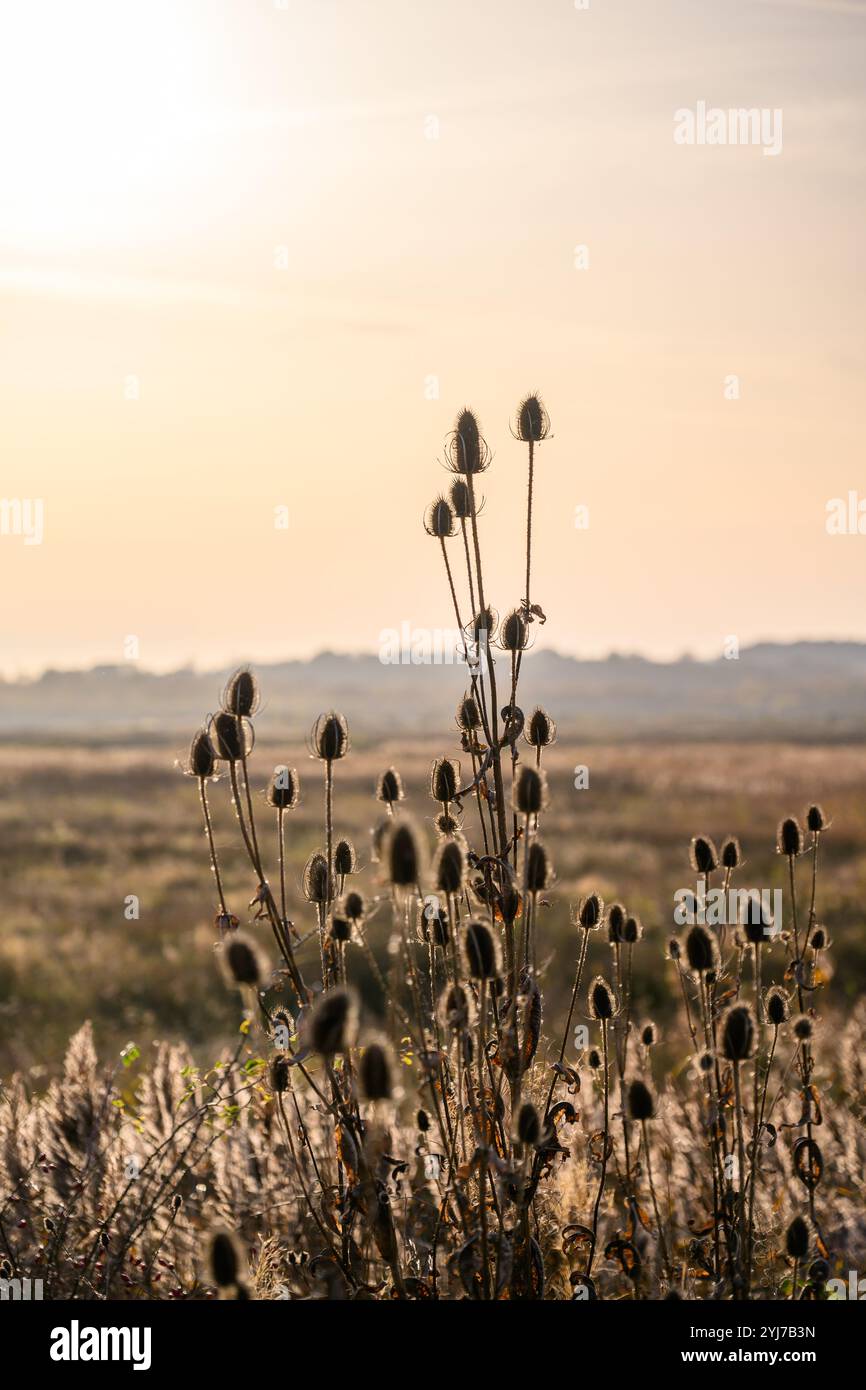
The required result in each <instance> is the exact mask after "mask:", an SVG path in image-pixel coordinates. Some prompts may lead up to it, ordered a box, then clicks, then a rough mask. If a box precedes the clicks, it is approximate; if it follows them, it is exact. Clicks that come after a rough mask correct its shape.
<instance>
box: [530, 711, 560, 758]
mask: <svg viewBox="0 0 866 1390" xmlns="http://www.w3.org/2000/svg"><path fill="white" fill-rule="evenodd" d="M523 737H524V738H525V739H526V742H527V743H528V744H529V746H530V747H531V748H547V747H548V745H549V744H551V743H555V742H556V725H555V724H554V722H553V720H552V719H551V717H550V715H549V714H548V713H547V710H546V709H542V708H541V705H538V706H537V708H536V709H534V710H533V711H532V713H531V715H530V716H529V722H528V723H527V725H526V728H525V729H524V731H523Z"/></svg>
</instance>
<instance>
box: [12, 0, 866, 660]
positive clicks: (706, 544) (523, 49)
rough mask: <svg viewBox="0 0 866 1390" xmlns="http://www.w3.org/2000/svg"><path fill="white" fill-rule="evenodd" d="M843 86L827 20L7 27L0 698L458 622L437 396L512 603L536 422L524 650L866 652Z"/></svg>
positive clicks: (861, 6)
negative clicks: (26, 507)
mask: <svg viewBox="0 0 866 1390" xmlns="http://www.w3.org/2000/svg"><path fill="white" fill-rule="evenodd" d="M864 59H866V3H863V0H820V3H819V0H814V3H813V0H728V3H726V4H724V5H721V4H715V3H709V2H708V0H659V3H657V4H654V5H647V4H646V3H645V0H619V3H614V0H589V4H588V6H587V7H586V8H579V7H578V6H577V5H575V3H574V0H539V3H533V4H529V3H527V2H526V0H495V3H494V0H476V2H475V3H473V4H472V5H471V6H467V5H466V4H465V3H463V2H462V0H437V3H436V4H435V5H407V4H406V3H405V0H353V2H352V3H348V0H284V2H283V0H277V3H273V0H235V2H234V3H232V0H183V2H182V3H178V0H149V3H148V4H147V5H142V4H141V3H139V2H138V0H136V3H130V0H80V3H77V4H76V5H74V6H72V5H69V4H68V3H58V0H40V3H39V4H38V5H19V6H15V7H12V6H9V7H5V8H4V11H3V18H2V21H0V131H2V132H3V134H2V137H0V508H2V507H3V504H4V502H5V503H6V509H5V512H3V513H2V516H0V523H2V529H0V595H2V599H0V672H2V673H3V674H5V675H7V676H16V675H20V674H33V673H38V672H39V671H40V670H42V669H44V668H46V667H79V666H88V665H91V664H93V663H102V662H114V661H123V660H125V659H130V658H131V659H135V660H137V661H138V662H139V663H140V664H141V665H142V666H145V667H148V668H151V669H168V668H171V667H175V666H180V665H187V664H194V665H197V666H212V665H221V664H224V663H227V662H231V661H234V660H241V659H253V660H260V661H265V660H275V659H280V658H283V657H288V656H304V655H310V654H313V653H315V652H316V651H318V650H321V649H324V648H328V649H334V650H351V651H362V650H363V651H375V650H376V649H377V648H378V647H379V645H380V641H381V634H382V632H383V630H386V629H391V628H400V627H401V625H402V624H404V623H408V624H409V625H410V627H411V628H413V629H416V630H418V629H437V628H443V627H449V626H451V625H453V618H452V616H451V612H450V610H449V607H448V595H447V590H446V588H445V581H444V574H443V571H442V565H441V559H440V556H439V555H438V553H437V548H436V545H435V543H434V542H433V541H432V540H430V539H429V538H428V537H427V536H425V534H424V531H423V528H422V517H423V513H424V509H425V506H426V504H427V503H428V502H429V501H430V500H431V499H432V498H433V497H434V496H435V494H436V493H437V492H438V491H439V490H440V489H441V488H442V487H443V486H444V485H446V484H447V482H448V478H447V475H446V474H445V473H444V472H443V470H442V467H441V465H440V463H439V460H440V459H441V458H442V455H443V444H444V440H445V437H446V435H447V433H448V431H449V430H450V428H451V427H452V424H453V420H454V416H455V414H456V412H457V411H458V410H459V409H460V408H461V407H463V406H465V405H469V406H471V407H473V408H474V409H475V410H476V411H477V413H478V416H479V418H480V421H481V424H482V428H483V430H484V433H485V435H486V437H487V439H488V441H489V443H490V446H491V449H492V451H493V463H492V466H491V468H490V470H489V472H488V473H487V474H486V475H485V476H484V479H483V487H482V491H483V493H484V496H485V498H486V502H485V507H484V512H483V518H482V545H483V547H484V554H485V569H486V573H487V582H486V588H487V593H488V597H489V599H490V601H491V602H492V603H494V604H495V605H496V606H497V607H498V608H499V609H500V610H501V611H504V610H506V609H508V608H510V607H511V606H513V605H514V604H515V603H517V602H518V601H519V599H520V598H521V591H522V579H521V569H522V560H521V556H522V548H523V537H522V531H523V527H524V524H525V516H524V508H525V487H526V479H525V473H526V457H525V450H524V448H523V447H522V446H521V445H520V444H519V443H518V442H516V441H515V439H514V438H513V437H512V433H511V428H510V422H511V421H513V418H514V412H515V409H516V407H517V405H518V402H519V400H520V398H521V397H522V396H523V395H524V394H525V393H526V392H527V391H531V390H537V391H539V392H540V393H541V394H542V396H543V398H544V400H545V402H546V405H547V408H548V411H549V415H550V419H551V426H552V436H551V438H550V439H549V440H547V441H546V442H545V443H544V444H543V446H542V447H541V449H540V451H539V457H538V465H537V478H536V484H537V486H536V503H535V537H536V551H535V562H534V576H535V577H534V580H533V595H532V596H533V598H536V599H537V600H538V602H539V603H541V605H542V607H543V608H544V609H545V611H546V612H547V614H548V619H549V621H548V623H547V625H546V627H545V628H544V629H543V631H542V632H541V633H539V636H538V641H539V643H540V644H543V645H544V646H548V647H554V648H557V649H559V650H561V651H566V652H572V653H576V654H580V655H584V656H595V655H603V654H605V653H607V652H609V651H612V650H615V651H629V652H632V651H638V652H642V653H645V654H646V655H649V656H653V657H657V658H661V659H669V658H672V657H675V656H676V655H678V654H680V653H681V652H683V651H690V652H693V653H695V654H697V655H700V656H708V657H712V656H716V655H719V654H721V652H722V650H723V647H724V644H725V642H726V641H727V640H728V639H729V638H730V637H731V636H733V637H735V638H736V640H737V641H738V642H739V643H740V644H741V645H742V646H745V645H747V644H748V643H750V642H752V641H755V640H760V639H768V638H770V639H777V640H782V641H789V640H793V639H797V638H801V637H811V638H858V639H866V604H864V602H863V594H864V574H866V535H859V534H848V535H838V534H829V533H828V530H827V504H828V502H830V501H831V500H832V499H834V498H844V499H846V500H847V498H848V495H849V494H850V493H852V492H853V493H855V494H856V497H855V502H856V501H857V500H859V499H860V498H862V499H864V502H866V468H864V462H863V460H864V449H863V444H864V438H863V435H864V429H863V411H862V399H863V389H862V381H863V377H864V370H863V369H864V356H866V342H864V334H863V323H864V319H866V312H864V311H866V303H864V299H866V296H864V275H866V271H864V257H863V228H864V198H866V181H864V162H866V155H864V141H863V132H864V105H866V96H864V92H863V88H862V72H863V70H864V66H866V64H864ZM699 103H705V104H706V107H708V108H721V109H722V110H723V111H725V112H726V111H727V110H729V109H731V108H740V107H743V108H758V109H762V110H763V109H765V110H766V111H767V112H768V114H769V115H771V114H772V113H773V112H776V111H778V112H781V122H782V125H781V131H782V148H781V150H780V151H779V152H778V153H775V154H772V153H770V154H765V153H764V148H763V147H762V146H761V144H751V145H749V144H745V145H743V144H740V145H732V144H730V143H728V144H724V145H721V144H708V143H693V144H683V143H678V142H677V141H676V140H675V138H674V134H675V127H676V117H675V113H677V112H681V111H683V110H687V111H697V109H698V104H699ZM580 248H583V249H582V250H581V249H580ZM734 378H735V379H736V380H733V379H734ZM28 500H29V502H30V504H31V510H30V512H29V516H30V519H31V522H32V521H33V518H34V517H35V516H36V511H35V508H36V504H37V503H38V504H39V505H40V508H41V512H40V516H41V524H40V532H41V533H40V535H39V539H40V543H38V544H36V543H34V544H28V543H27V541H28V536H27V535H26V534H24V531H25V529H26V528H25V527H24V523H23V522H21V523H20V524H19V523H18V522H16V510H15V507H14V506H13V505H12V504H21V507H23V504H24V503H25V502H26V501H28ZM21 507H19V509H18V513H17V515H18V516H19V517H24V516H26V515H28V513H26V512H25V511H22V510H21ZM579 508H583V509H586V510H585V511H581V512H578V510H577V509H579ZM864 510H866V508H864ZM587 517H588V525H585V526H577V525H575V520H576V518H577V519H580V520H586V518H587ZM864 530H866V521H864ZM36 534H37V532H36V531H35V530H32V529H31V531H30V536H29V539H31V540H33V539H35V537H36ZM130 639H133V641H132V643H130Z"/></svg>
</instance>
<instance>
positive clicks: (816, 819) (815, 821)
mask: <svg viewBox="0 0 866 1390" xmlns="http://www.w3.org/2000/svg"><path fill="white" fill-rule="evenodd" d="M806 824H807V826H808V827H809V829H810V830H811V832H812V834H813V835H817V834H819V833H820V832H821V831H822V830H826V829H827V827H828V825H829V824H830V822H829V821H828V819H827V817H826V816H825V815H824V810H823V807H821V806H810V807H809V809H808V811H807V812H806Z"/></svg>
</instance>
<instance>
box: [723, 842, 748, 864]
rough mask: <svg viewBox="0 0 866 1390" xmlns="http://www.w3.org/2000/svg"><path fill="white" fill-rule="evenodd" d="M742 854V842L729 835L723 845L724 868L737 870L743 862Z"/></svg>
mask: <svg viewBox="0 0 866 1390" xmlns="http://www.w3.org/2000/svg"><path fill="white" fill-rule="evenodd" d="M742 857H743V856H742V854H741V852H740V842H739V840H738V839H737V838H736V836H734V835H729V836H728V838H727V840H725V842H724V844H723V845H722V868H723V869H736V868H738V867H739V865H740V861H741V860H742Z"/></svg>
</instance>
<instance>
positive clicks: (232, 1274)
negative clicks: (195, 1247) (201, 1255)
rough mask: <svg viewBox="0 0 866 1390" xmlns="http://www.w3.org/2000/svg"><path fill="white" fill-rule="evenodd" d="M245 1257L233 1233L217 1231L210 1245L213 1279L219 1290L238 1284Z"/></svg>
mask: <svg viewBox="0 0 866 1390" xmlns="http://www.w3.org/2000/svg"><path fill="white" fill-rule="evenodd" d="M243 1267H244V1256H243V1252H242V1250H241V1248H240V1245H239V1244H238V1242H237V1239H236V1237H235V1236H234V1235H233V1233H232V1232H231V1231H215V1232H214V1234H213V1235H212V1236H211V1243H210V1269H211V1278H212V1279H213V1281H214V1283H215V1284H216V1286H217V1288H220V1289H228V1288H231V1287H232V1286H233V1285H234V1284H236V1283H237V1282H238V1279H239V1278H240V1274H241V1270H242V1269H243Z"/></svg>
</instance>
